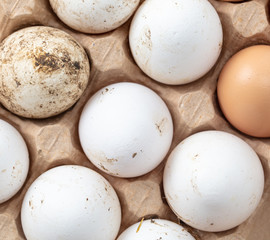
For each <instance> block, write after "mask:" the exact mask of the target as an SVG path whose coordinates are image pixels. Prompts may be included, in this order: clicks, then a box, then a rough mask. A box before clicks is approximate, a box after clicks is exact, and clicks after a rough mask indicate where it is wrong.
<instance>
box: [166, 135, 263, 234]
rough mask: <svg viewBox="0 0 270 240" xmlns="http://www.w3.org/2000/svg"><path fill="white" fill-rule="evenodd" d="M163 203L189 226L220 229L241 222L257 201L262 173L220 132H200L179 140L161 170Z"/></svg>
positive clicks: (243, 147)
mask: <svg viewBox="0 0 270 240" xmlns="http://www.w3.org/2000/svg"><path fill="white" fill-rule="evenodd" d="M163 181H164V191H165V196H166V199H167V201H168V203H169V205H170V207H171V208H172V210H173V211H174V212H175V214H176V215H177V216H178V217H179V218H180V219H181V220H183V221H184V222H185V223H187V224H189V225H190V226H192V227H194V228H197V229H200V230H204V231H210V232H217V231H224V230H228V229H230V228H233V227H236V226H237V225H239V224H241V223H242V222H244V221H245V220H246V219H247V218H248V217H249V216H250V215H251V214H252V212H253V211H254V210H255V208H256V207H257V205H258V204H259V202H260V199H261V196H262V193H263V188H264V173H263V168H262V165H261V162H260V159H259V158H258V156H257V155H256V153H255V152H254V150H253V149H252V148H251V147H250V146H249V145H248V144H247V143H246V142H244V141H243V140H241V139H240V138H238V137H236V136H234V135H232V134H229V133H226V132H222V131H204V132H200V133H197V134H194V135H192V136H190V137H188V138H186V139H185V140H183V141H182V142H181V143H180V144H179V145H178V146H177V147H176V148H175V149H174V150H173V152H172V153H171V155H170V156H169V159H168V162H167V163H166V166H165V171H164V178H163Z"/></svg>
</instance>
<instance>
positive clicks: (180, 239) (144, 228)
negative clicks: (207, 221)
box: [117, 219, 195, 240]
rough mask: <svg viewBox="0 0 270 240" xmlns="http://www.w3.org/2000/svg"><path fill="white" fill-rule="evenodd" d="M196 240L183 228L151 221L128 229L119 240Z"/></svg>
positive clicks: (164, 221) (157, 220) (168, 222)
mask: <svg viewBox="0 0 270 240" xmlns="http://www.w3.org/2000/svg"><path fill="white" fill-rule="evenodd" d="M142 239H147V240H163V239H164V240H165V239H168V240H195V238H194V237H193V236H192V235H191V234H190V233H189V232H188V231H187V230H185V229H184V228H183V227H182V226H180V225H178V224H176V223H174V222H171V221H168V220H165V219H149V220H145V221H142V222H139V223H135V224H134V225H132V226H130V227H129V228H127V229H126V230H125V231H124V232H123V233H122V234H121V235H120V236H119V237H118V238H117V240H142Z"/></svg>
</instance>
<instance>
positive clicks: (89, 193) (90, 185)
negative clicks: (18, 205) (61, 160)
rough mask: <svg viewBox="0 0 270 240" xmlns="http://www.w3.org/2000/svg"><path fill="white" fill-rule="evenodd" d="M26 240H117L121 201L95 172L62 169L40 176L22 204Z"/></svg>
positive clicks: (106, 182) (73, 168) (107, 183)
mask: <svg viewBox="0 0 270 240" xmlns="http://www.w3.org/2000/svg"><path fill="white" fill-rule="evenodd" d="M21 222H22V227H23V231H24V234H25V236H26V238H27V240H35V239H38V240H48V239H62V240H75V239H80V240H89V239H99V240H114V239H115V238H116V236H117V234H118V231H119V227H120V223H121V208H120V203H119V200H118V197H117V195H116V193H115V191H114V189H113V187H112V186H111V185H110V183H109V182H108V181H107V180H106V179H105V178H104V177H102V176H101V175H100V174H98V173H96V172H95V171H93V170H91V169H89V168H86V167H82V166H75V165H66V166H60V167H56V168H53V169H50V170H48V171H47V172H45V173H43V174H42V175H40V176H39V177H38V178H37V179H36V180H35V181H34V182H33V183H32V185H31V186H30V187H29V189H28V191H27V193H26V195H25V197H24V200H23V204H22V209H21Z"/></svg>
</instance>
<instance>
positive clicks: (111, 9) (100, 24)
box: [50, 0, 140, 33]
mask: <svg viewBox="0 0 270 240" xmlns="http://www.w3.org/2000/svg"><path fill="white" fill-rule="evenodd" d="M139 2H140V0H87V1H86V0H72V1H66V0H50V3H51V6H52V8H53V10H54V12H55V13H56V15H57V16H58V17H59V18H60V19H61V20H62V21H63V22H64V23H65V24H67V25H68V26H70V27H71V28H73V29H75V30H78V31H81V32H85V33H104V32H108V31H111V30H113V29H115V28H117V27H119V26H120V25H122V24H123V23H124V22H126V21H127V20H128V19H129V18H130V16H131V15H132V14H133V12H134V11H135V10H136V8H137V6H138V5H139Z"/></svg>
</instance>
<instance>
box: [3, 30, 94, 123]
mask: <svg viewBox="0 0 270 240" xmlns="http://www.w3.org/2000/svg"><path fill="white" fill-rule="evenodd" d="M0 73H1V74H0V101H1V103H2V104H3V105H4V106H5V107H6V108H7V109H8V110H10V111H11V112H13V113H15V114H17V115H19V116H23V117H28V118H47V117H50V116H54V115H57V114H59V113H61V112H64V111H65V110H67V109H68V108H70V107H71V106H72V105H73V104H74V103H75V102H76V101H77V100H78V99H79V98H80V96H81V94H82V93H83V91H84V90H85V88H86V86H87V83H88V79H89V74H90V66H89V61H88V57H87V55H86V53H85V51H84V49H83V48H82V47H81V46H80V44H79V43H78V42H77V41H76V40H75V39H74V38H73V37H71V36H70V35H69V34H67V33H65V32H63V31H61V30H58V29H55V28H51V27H44V26H35V27H28V28H24V29H21V30H19V31H17V32H15V33H13V34H11V35H10V36H8V37H7V38H6V39H5V40H4V41H3V42H2V43H1V45H0Z"/></svg>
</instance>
